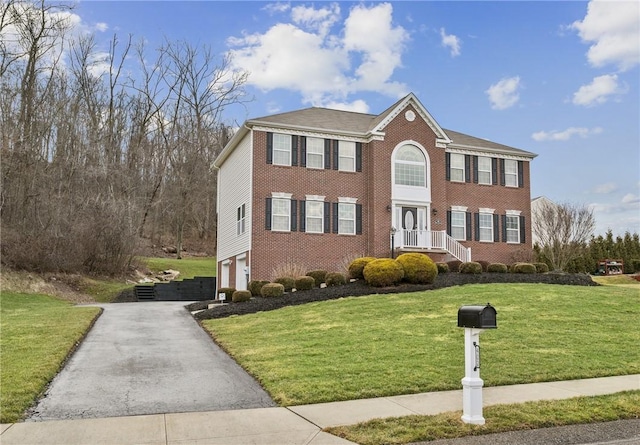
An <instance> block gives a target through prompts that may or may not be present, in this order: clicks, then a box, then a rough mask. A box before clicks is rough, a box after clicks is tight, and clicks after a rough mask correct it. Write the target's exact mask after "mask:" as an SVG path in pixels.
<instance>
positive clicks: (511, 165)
mask: <svg viewBox="0 0 640 445" xmlns="http://www.w3.org/2000/svg"><path fill="white" fill-rule="evenodd" d="M504 181H505V185H506V186H507V187H518V161H514V160H511V159H505V160H504Z"/></svg>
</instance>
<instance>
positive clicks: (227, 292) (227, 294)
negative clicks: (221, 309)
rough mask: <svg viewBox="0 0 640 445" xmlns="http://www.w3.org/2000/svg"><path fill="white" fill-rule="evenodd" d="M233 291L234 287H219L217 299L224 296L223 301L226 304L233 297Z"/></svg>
mask: <svg viewBox="0 0 640 445" xmlns="http://www.w3.org/2000/svg"><path fill="white" fill-rule="evenodd" d="M235 291H236V288H235V287H221V288H220V289H218V299H219V298H220V294H224V298H225V300H224V301H226V302H227V303H228V302H230V301H231V297H233V293H234V292H235Z"/></svg>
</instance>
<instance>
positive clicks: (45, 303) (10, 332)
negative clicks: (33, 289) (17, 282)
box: [0, 291, 100, 423]
mask: <svg viewBox="0 0 640 445" xmlns="http://www.w3.org/2000/svg"><path fill="white" fill-rule="evenodd" d="M99 312H100V309H99V308H95V307H82V308H80V307H78V308H74V307H72V306H71V304H69V303H66V302H62V301H59V300H56V299H55V298H53V297H49V296H45V295H36V294H21V293H12V292H4V291H3V292H2V294H0V328H1V330H2V335H1V338H0V346H1V351H2V356H1V366H0V368H1V370H0V422H2V423H8V422H15V421H17V420H19V419H20V418H21V416H22V415H23V413H24V411H25V410H26V409H27V408H28V407H29V406H30V405H31V404H32V403H33V401H34V400H35V399H36V398H37V397H38V396H39V395H40V394H41V393H42V391H44V388H45V386H46V385H47V383H49V382H50V381H51V380H52V379H53V377H54V376H55V375H56V373H57V372H58V371H59V369H60V367H61V366H62V363H63V362H64V360H65V358H66V357H67V356H68V354H69V351H71V350H73V348H74V345H75V344H76V343H77V342H78V341H79V340H80V339H81V338H82V337H83V336H84V334H85V332H86V331H87V329H88V328H89V326H90V325H91V323H92V321H93V320H94V319H95V318H96V317H97V315H98V313H99Z"/></svg>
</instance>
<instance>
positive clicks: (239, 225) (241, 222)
mask: <svg viewBox="0 0 640 445" xmlns="http://www.w3.org/2000/svg"><path fill="white" fill-rule="evenodd" d="M238 213H239V214H240V217H239V218H238ZM246 221H247V207H246V205H245V204H241V205H239V206H238V208H237V209H236V235H237V236H240V235H243V234H244V233H245V232H246V225H247V222H246Z"/></svg>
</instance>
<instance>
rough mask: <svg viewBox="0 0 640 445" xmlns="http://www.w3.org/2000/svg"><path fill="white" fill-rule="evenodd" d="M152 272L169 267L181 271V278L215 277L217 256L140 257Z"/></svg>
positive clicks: (179, 277)
mask: <svg viewBox="0 0 640 445" xmlns="http://www.w3.org/2000/svg"><path fill="white" fill-rule="evenodd" d="M139 259H140V260H141V261H142V262H143V263H145V264H146V265H147V267H148V268H149V269H150V270H151V271H152V272H161V271H163V270H167V269H173V270H178V271H180V275H179V276H178V279H179V280H183V279H185V278H193V277H215V276H216V258H215V257H195V258H182V259H180V260H178V259H176V258H150V257H141V258H139Z"/></svg>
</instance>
